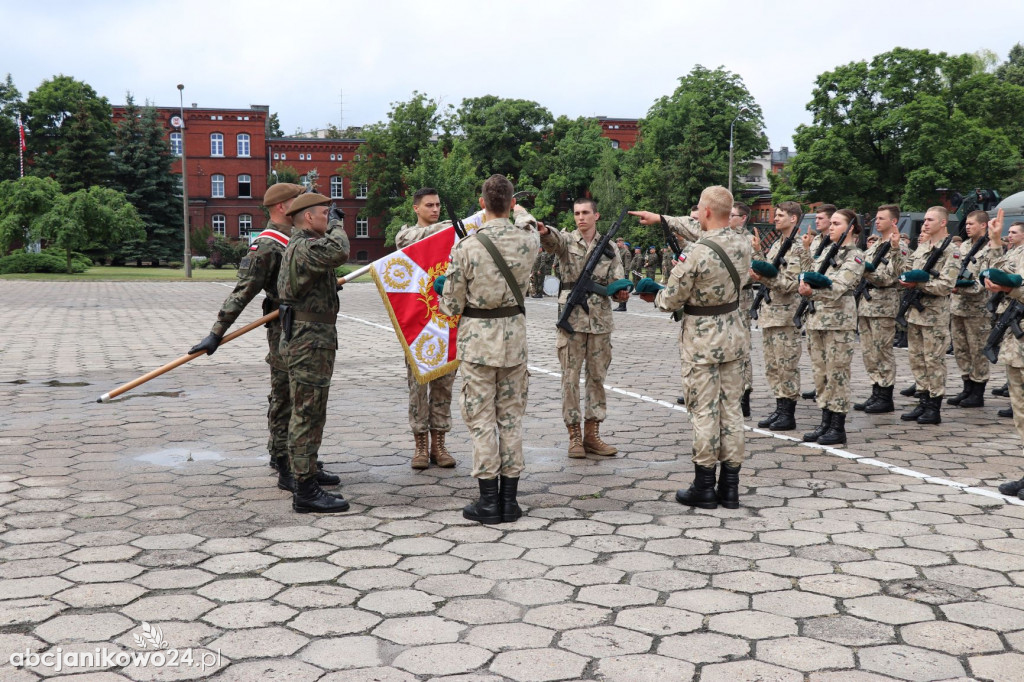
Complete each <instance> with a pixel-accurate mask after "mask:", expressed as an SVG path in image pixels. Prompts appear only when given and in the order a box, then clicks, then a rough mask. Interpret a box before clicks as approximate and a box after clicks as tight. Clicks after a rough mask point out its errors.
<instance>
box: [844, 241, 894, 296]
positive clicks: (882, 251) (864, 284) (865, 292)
mask: <svg viewBox="0 0 1024 682" xmlns="http://www.w3.org/2000/svg"><path fill="white" fill-rule="evenodd" d="M891 248H892V242H890V241H889V240H888V239H886V240H885V241H884V242H883V243H882V245H881V246H879V247H878V251H876V252H875V259H874V260H873V261H871V272H874V271H875V270H877V269H878V266H879V265H881V264H882V263H888V262H889V259H888V258H886V256H888V255H889V249H891ZM874 288H875V287H874V285H873V284H871V282H869V281H868V280H867V278H866V277H865V278H862V279H861V280H860V284H858V285H857V288H856V289H854V290H853V299H854V300H855V301H856V302H857V303H860V299H861V297H863V298H864V300H865V301H870V300H871V292H870V289H874Z"/></svg>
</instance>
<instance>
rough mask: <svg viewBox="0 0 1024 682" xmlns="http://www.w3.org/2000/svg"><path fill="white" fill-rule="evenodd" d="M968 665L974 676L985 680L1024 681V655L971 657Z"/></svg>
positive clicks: (1001, 681)
mask: <svg viewBox="0 0 1024 682" xmlns="http://www.w3.org/2000/svg"><path fill="white" fill-rule="evenodd" d="M968 663H969V665H970V666H971V672H972V673H973V674H974V676H975V677H979V678H981V679H983V680H998V681H999V682H1022V681H1024V655H1022V654H1020V653H1010V654H996V655H994V656H971V658H970V659H968Z"/></svg>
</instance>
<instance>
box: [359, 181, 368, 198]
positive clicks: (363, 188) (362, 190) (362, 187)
mask: <svg viewBox="0 0 1024 682" xmlns="http://www.w3.org/2000/svg"><path fill="white" fill-rule="evenodd" d="M369 190H370V188H369V187H368V186H367V184H366V183H365V182H360V183H359V186H358V187H357V188H356V199H365V198H366V197H367V195H368V194H369Z"/></svg>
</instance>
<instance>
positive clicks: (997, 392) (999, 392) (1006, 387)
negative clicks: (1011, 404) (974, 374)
mask: <svg viewBox="0 0 1024 682" xmlns="http://www.w3.org/2000/svg"><path fill="white" fill-rule="evenodd" d="M992 395H994V396H998V397H1000V398H1009V397H1010V384H1008V383H1007V384H1003V385H1002V386H1000V387H999V388H993V389H992Z"/></svg>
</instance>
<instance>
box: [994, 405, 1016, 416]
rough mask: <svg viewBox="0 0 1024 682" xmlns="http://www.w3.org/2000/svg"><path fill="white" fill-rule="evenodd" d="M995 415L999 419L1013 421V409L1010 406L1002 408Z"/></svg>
mask: <svg viewBox="0 0 1024 682" xmlns="http://www.w3.org/2000/svg"><path fill="white" fill-rule="evenodd" d="M996 414H998V415H999V416H1000V417H1009V418H1010V419H1013V407H1012V406H1010V407H1006V408H1003V409H1002V410H999V412H997V413H996Z"/></svg>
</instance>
